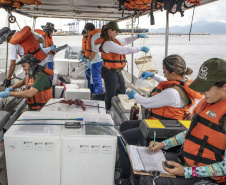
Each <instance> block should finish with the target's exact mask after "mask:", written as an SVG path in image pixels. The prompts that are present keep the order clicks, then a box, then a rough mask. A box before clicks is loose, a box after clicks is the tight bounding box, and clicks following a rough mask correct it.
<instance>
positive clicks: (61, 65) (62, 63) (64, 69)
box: [54, 59, 69, 76]
mask: <svg viewBox="0 0 226 185" xmlns="http://www.w3.org/2000/svg"><path fill="white" fill-rule="evenodd" d="M68 64H69V60H68V59H54V72H55V73H58V75H65V76H67V75H68Z"/></svg>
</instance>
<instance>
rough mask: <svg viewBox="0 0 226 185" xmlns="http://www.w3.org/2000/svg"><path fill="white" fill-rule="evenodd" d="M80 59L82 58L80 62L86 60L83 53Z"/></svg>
mask: <svg viewBox="0 0 226 185" xmlns="http://www.w3.org/2000/svg"><path fill="white" fill-rule="evenodd" d="M81 59H82V62H86V58H85V56H84V54H82V56H81Z"/></svg>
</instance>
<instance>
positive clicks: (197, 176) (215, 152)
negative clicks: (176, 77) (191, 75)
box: [142, 58, 226, 185]
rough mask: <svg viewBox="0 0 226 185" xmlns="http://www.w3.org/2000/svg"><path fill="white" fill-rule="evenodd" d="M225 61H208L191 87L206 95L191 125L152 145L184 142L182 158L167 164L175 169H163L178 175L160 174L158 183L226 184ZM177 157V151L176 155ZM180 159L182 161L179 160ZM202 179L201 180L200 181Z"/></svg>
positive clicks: (147, 179)
mask: <svg viewBox="0 0 226 185" xmlns="http://www.w3.org/2000/svg"><path fill="white" fill-rule="evenodd" d="M225 74H226V61H225V60H223V59H219V58H212V59H209V60H207V61H205V62H204V63H203V64H202V65H201V67H200V69H199V72H198V76H197V78H196V79H195V80H194V81H193V82H192V83H191V84H190V85H189V88H191V89H192V90H194V91H196V92H200V93H201V94H202V95H204V98H203V99H202V100H201V101H200V102H199V104H198V105H197V106H196V107H195V109H194V111H193V117H192V122H191V125H190V128H189V129H188V130H187V131H184V132H182V133H180V134H178V135H176V136H174V137H172V138H170V139H167V140H164V141H162V142H155V146H154V145H153V143H154V142H153V141H151V142H150V144H149V149H150V151H152V152H155V151H158V150H160V149H165V150H166V152H167V149H169V148H172V147H175V146H178V145H183V147H182V149H181V152H180V155H178V158H179V159H180V160H178V161H176V162H173V161H170V160H169V161H167V163H168V164H169V165H171V166H173V169H171V168H167V167H166V166H165V165H164V163H163V168H164V169H165V171H167V172H168V173H169V174H171V175H176V178H173V179H171V180H169V179H168V178H162V177H159V178H157V179H156V180H155V184H156V185H163V184H166V183H165V182H169V183H167V184H169V185H179V184H196V183H197V184H221V185H223V184H225V179H226V165H225V164H226V140H225V138H226V75H225ZM175 156H176V154H175ZM179 161H180V162H179ZM142 179H143V183H147V182H148V183H147V184H152V183H151V182H153V178H152V177H143V178H142ZM201 182H202V183H201Z"/></svg>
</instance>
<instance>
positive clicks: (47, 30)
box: [35, 22, 57, 80]
mask: <svg viewBox="0 0 226 185" xmlns="http://www.w3.org/2000/svg"><path fill="white" fill-rule="evenodd" d="M42 29H43V30H40V29H35V32H36V33H38V34H39V35H40V37H41V38H42V39H43V40H44V43H41V44H40V47H41V48H42V50H43V51H44V52H45V53H47V57H46V58H45V59H44V60H43V61H42V62H41V63H40V64H39V65H41V66H44V65H45V67H48V68H49V69H51V70H53V69H54V63H53V56H54V52H52V51H51V50H53V49H56V46H55V45H54V44H53V38H52V34H53V32H56V31H57V30H56V29H55V28H54V24H53V23H50V22H47V23H46V25H45V26H42ZM50 78H51V80H53V76H50Z"/></svg>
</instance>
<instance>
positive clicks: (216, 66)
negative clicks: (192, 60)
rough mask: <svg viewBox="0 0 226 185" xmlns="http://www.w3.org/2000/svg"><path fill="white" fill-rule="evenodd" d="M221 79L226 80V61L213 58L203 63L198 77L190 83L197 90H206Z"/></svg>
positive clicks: (190, 86)
mask: <svg viewBox="0 0 226 185" xmlns="http://www.w3.org/2000/svg"><path fill="white" fill-rule="evenodd" d="M221 81H223V82H224V81H226V61H225V60H223V59H220V58H211V59H209V60H207V61H205V62H204V63H203V64H202V65H201V67H200V69H199V72H198V76H197V78H196V79H195V80H194V81H193V82H192V83H191V84H190V85H189V88H191V89H193V90H194V91H196V92H205V91H208V90H209V89H210V88H211V87H212V86H213V85H214V84H215V83H216V82H221Z"/></svg>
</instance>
